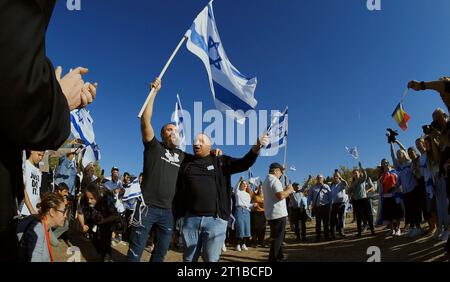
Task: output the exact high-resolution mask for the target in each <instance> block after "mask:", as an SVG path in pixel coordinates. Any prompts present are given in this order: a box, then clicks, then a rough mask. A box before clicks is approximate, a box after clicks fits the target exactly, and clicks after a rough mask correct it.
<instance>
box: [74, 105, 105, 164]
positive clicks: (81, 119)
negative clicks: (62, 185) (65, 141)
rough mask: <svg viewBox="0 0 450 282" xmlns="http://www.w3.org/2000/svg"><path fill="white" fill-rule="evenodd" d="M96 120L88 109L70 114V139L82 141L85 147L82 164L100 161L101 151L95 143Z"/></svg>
mask: <svg viewBox="0 0 450 282" xmlns="http://www.w3.org/2000/svg"><path fill="white" fill-rule="evenodd" d="M93 124H94V119H93V118H92V117H91V114H90V113H89V111H88V110H86V109H80V110H74V111H72V112H71V113H70V137H69V138H70V139H80V140H82V141H83V143H84V145H85V149H84V154H83V160H82V164H83V166H84V167H86V166H87V165H88V164H89V163H95V162H96V161H99V160H100V150H99V148H98V146H97V144H96V143H95V134H94V126H93Z"/></svg>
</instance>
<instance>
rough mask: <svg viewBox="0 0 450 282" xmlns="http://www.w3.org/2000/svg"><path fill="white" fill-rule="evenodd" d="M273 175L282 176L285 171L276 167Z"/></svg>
mask: <svg viewBox="0 0 450 282" xmlns="http://www.w3.org/2000/svg"><path fill="white" fill-rule="evenodd" d="M273 175H274V176H275V177H276V178H280V177H281V176H282V175H283V172H282V171H281V169H279V168H276V169H275V170H274V171H273Z"/></svg>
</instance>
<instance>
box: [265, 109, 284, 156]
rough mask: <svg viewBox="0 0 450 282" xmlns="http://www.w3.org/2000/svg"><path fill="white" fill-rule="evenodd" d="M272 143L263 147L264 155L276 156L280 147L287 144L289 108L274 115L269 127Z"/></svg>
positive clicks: (268, 131)
mask: <svg viewBox="0 0 450 282" xmlns="http://www.w3.org/2000/svg"><path fill="white" fill-rule="evenodd" d="M267 133H268V134H269V137H270V143H269V145H267V146H266V147H265V148H262V149H261V155H262V156H275V155H276V154H277V153H278V150H279V149H280V148H283V147H284V146H286V143H287V136H288V108H286V110H284V112H283V113H280V112H278V113H275V114H274V115H273V118H272V121H271V124H270V126H269V127H268V128H267Z"/></svg>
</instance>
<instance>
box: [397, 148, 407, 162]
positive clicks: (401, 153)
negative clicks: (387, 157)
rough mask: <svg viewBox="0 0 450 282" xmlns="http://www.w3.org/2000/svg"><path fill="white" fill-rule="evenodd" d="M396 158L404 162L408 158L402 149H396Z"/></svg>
mask: <svg viewBox="0 0 450 282" xmlns="http://www.w3.org/2000/svg"><path fill="white" fill-rule="evenodd" d="M397 159H398V160H399V161H400V162H405V161H407V160H408V158H407V156H406V152H405V151H404V150H398V151H397Z"/></svg>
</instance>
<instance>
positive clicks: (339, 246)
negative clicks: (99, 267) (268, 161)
mask: <svg viewBox="0 0 450 282" xmlns="http://www.w3.org/2000/svg"><path fill="white" fill-rule="evenodd" d="M350 220H351V219H350V218H349V219H348V223H347V226H346V233H347V237H346V238H345V239H340V240H335V241H331V242H320V243H314V242H313V240H314V238H315V237H314V222H309V223H308V224H307V237H308V239H309V241H308V242H306V243H298V242H296V241H295V240H294V238H295V236H294V234H293V233H292V231H291V230H290V228H289V226H288V227H287V235H286V240H285V253H286V254H287V255H288V261H292V262H350V261H352V262H365V261H367V260H368V259H369V257H370V255H368V254H367V249H368V248H369V247H370V246H376V247H378V248H379V249H380V251H381V261H385V262H395V261H399V262H403V261H404V262H412V261H426V262H432V261H446V259H447V258H446V254H445V253H444V251H443V246H444V244H445V242H443V241H439V240H435V239H432V238H431V235H428V236H420V237H416V238H413V239H412V238H407V237H404V236H402V237H392V236H390V234H389V232H388V231H387V230H386V229H384V227H378V228H376V232H377V234H376V235H375V236H373V237H372V236H369V234H370V232H369V231H367V232H366V233H365V234H363V236H362V237H361V238H356V237H355V235H356V225H355V224H354V223H350ZM267 231H269V228H267ZM68 237H69V242H70V243H69V245H73V246H77V247H78V248H79V249H80V250H81V256H80V260H81V261H82V262H85V261H89V262H95V261H100V258H99V256H98V255H97V253H96V251H95V249H94V247H93V246H92V244H91V243H90V241H85V240H81V238H80V236H79V234H78V233H76V232H75V231H72V232H70V233H69V236H68ZM268 237H269V234H268V233H267V235H266V238H268ZM69 245H68V244H67V243H66V242H65V241H62V240H61V245H60V246H59V247H58V248H55V250H54V252H55V258H56V260H57V261H67V260H70V258H71V257H72V258H74V256H73V255H70V251H69V250H68V246H69ZM114 245H115V244H114ZM127 250H128V246H127V245H126V244H118V245H115V246H114V247H113V255H112V259H113V261H117V262H121V261H126V257H125V255H126V252H127ZM268 252H269V249H268V248H249V251H242V252H237V251H235V248H234V246H228V250H227V251H226V252H225V253H223V254H222V256H221V261H222V262H265V261H267V258H268ZM150 253H151V252H150V249H149V248H146V249H145V251H144V254H143V257H142V261H148V260H149V258H150ZM166 261H168V262H181V261H182V253H181V251H179V250H176V249H174V248H171V250H169V252H168V254H167V257H166Z"/></svg>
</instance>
